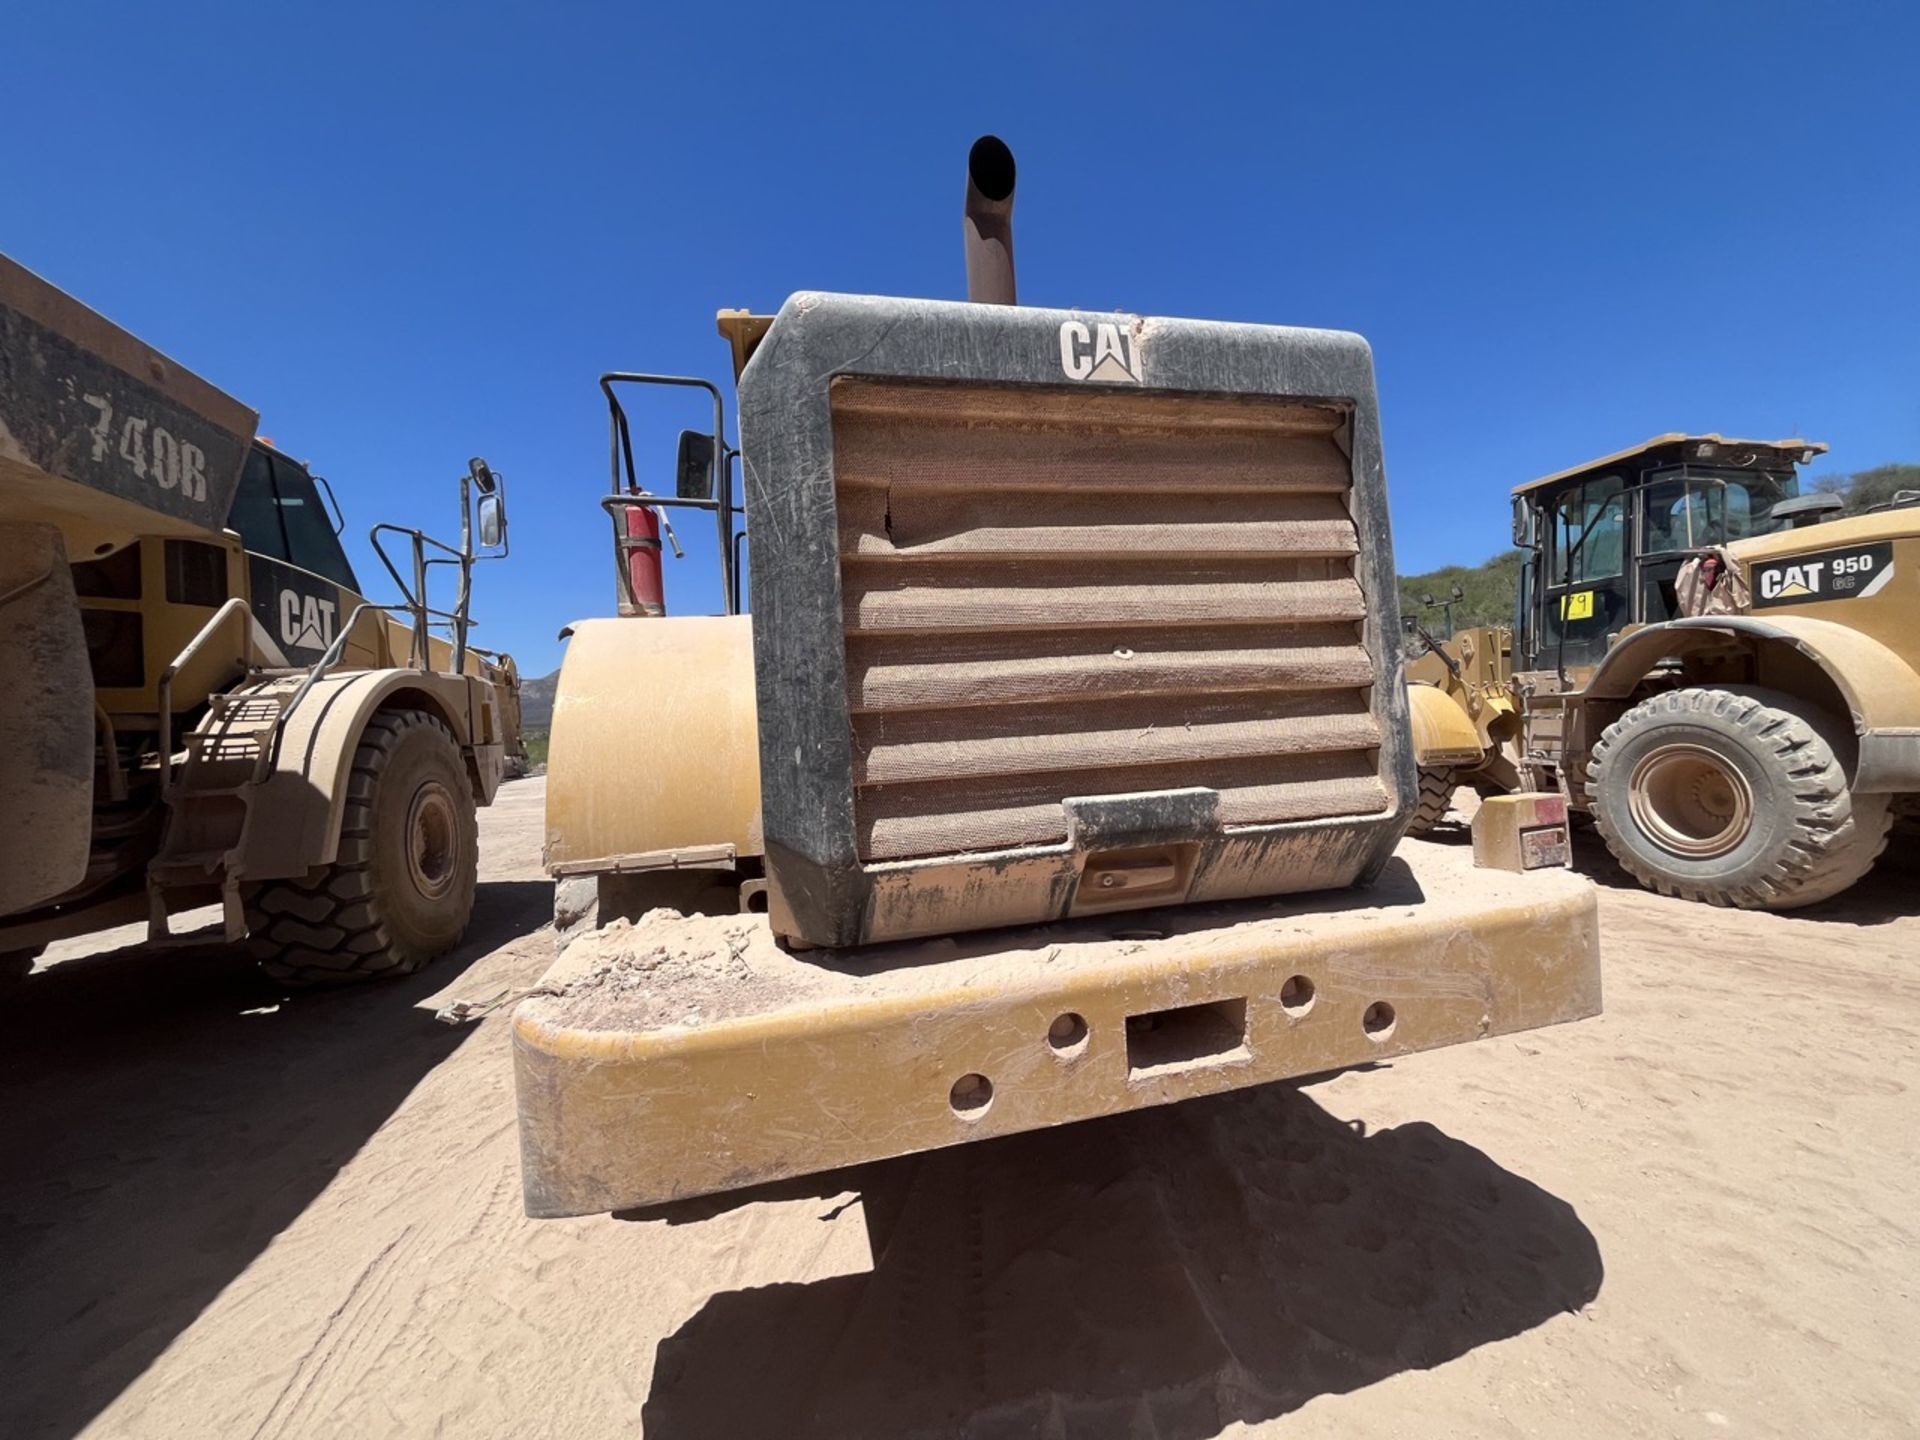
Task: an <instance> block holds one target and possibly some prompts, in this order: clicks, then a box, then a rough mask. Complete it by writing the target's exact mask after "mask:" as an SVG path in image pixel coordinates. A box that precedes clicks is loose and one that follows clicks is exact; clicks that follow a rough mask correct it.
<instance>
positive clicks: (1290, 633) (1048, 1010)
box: [513, 137, 1600, 1216]
mask: <svg viewBox="0 0 1920 1440" xmlns="http://www.w3.org/2000/svg"><path fill="white" fill-rule="evenodd" d="M1013 180H1014V170H1013V159H1012V156H1011V154H1010V153H1009V152H1008V150H1007V149H1006V147H1005V146H1004V145H1003V144H1002V143H1001V142H999V141H998V140H995V139H993V138H991V137H988V138H986V139H983V140H981V141H980V142H978V143H977V144H976V145H975V146H974V148H973V151H972V153H971V156H970V159H969V166H968V184H967V206H966V210H965V217H964V228H965V235H966V241H967V249H966V254H967V273H968V280H969V286H968V290H969V299H968V301H967V302H966V303H956V302H948V301H936V300H909V299H890V298H881V297H874V296H863V295H843V294H822V293H818V292H811V291H803V292H801V293H799V294H795V295H793V296H792V297H791V298H790V299H788V300H787V301H786V303H785V304H784V305H782V306H781V307H780V309H779V311H778V312H777V313H776V314H773V315H759V314H751V313H748V312H744V311H723V312H721V314H720V317H719V328H720V332H721V334H722V336H723V337H725V339H726V340H727V341H728V343H729V345H730V347H731V350H732V354H733V361H734V372H735V380H736V393H737V398H738V405H739V428H738V442H737V444H735V443H733V442H732V441H731V440H730V439H729V436H728V433H727V430H726V425H725V395H724V393H723V392H722V390H721V388H720V387H719V386H717V385H714V384H713V383H711V382H709V381H706V380H703V379H699V378H689V377H675V376H655V375H645V374H638V373H617V374H610V375H607V376H605V377H603V379H602V382H601V385H602V390H603V392H604V393H605V395H606V398H607V402H608V409H609V416H610V430H611V445H610V451H611V464H610V487H609V493H607V494H606V495H604V496H603V498H602V502H601V503H602V506H603V508H604V510H605V512H606V514H607V515H608V516H609V517H610V519H611V522H612V528H613V534H614V547H613V552H614V555H615V559H616V564H615V577H616V591H617V598H618V605H617V609H618V611H619V612H620V613H619V614H618V615H616V616H613V617H609V618H604V619H594V620H585V621H581V622H579V623H577V624H575V625H573V626H572V627H570V634H571V640H570V644H569V648H568V651H567V654H566V657H565V662H564V665H563V667H562V670H561V674H560V679H559V684H558V690H557V694H556V699H555V706H554V716H553V726H552V731H551V748H550V751H549V757H548V764H549V770H548V793H547V841H546V859H547V863H548V866H549V869H550V870H551V872H552V873H553V875H554V876H555V879H556V890H555V906H556V931H557V933H558V934H559V936H560V937H561V939H562V941H563V943H564V944H565V948H564V949H563V950H562V952H561V955H560V958H559V959H558V961H557V962H556V964H555V965H554V967H553V968H552V970H550V971H549V972H548V974H547V975H546V977H545V978H544V979H543V980H542V981H541V982H540V984H539V986H538V987H537V988H536V990H535V991H534V992H533V994H532V995H531V996H530V997H529V998H526V999H524V1000H522V1001H521V1002H520V1004H519V1005H518V1007H517V1009H516V1011H515V1014H514V1019H513V1045H514V1052H515V1065H516V1074H517V1090H518V1105H519V1124H520V1135H521V1143H522V1155H523V1175H524V1181H525V1201H526V1207H527V1210H528V1212H529V1213H530V1214H532V1215H536V1216H559V1215H577V1214H589V1213H595V1212H602V1211H611V1210H620V1209H625V1208H628V1207H633V1206H640V1205H647V1204H653V1203H657V1202H664V1201H670V1200H675V1199H679V1198H682V1197H686V1196H694V1195H701V1194H708V1193H713V1192H719V1191H727V1190H734V1189H738V1188H740V1187H742V1186H748V1185H752V1184H756V1183H759V1182H763V1181H772V1180H778V1179H781V1178H785V1177H790V1176H796V1175H802V1174H807V1173H812V1172H815V1171H820V1170H825V1169H829V1168H832V1167H837V1166H843V1165H850V1164H854V1163H856V1162H861V1161H867V1160H874V1159H879V1158H882V1157H886V1156H894V1155H902V1154H906V1153H909V1152H914V1151H920V1150H926V1149H929V1148H932V1147H936V1146H943V1145H953V1144H959V1143H962V1142H965V1141H971V1140H976V1139H981V1138H985V1137H988V1136H993V1135H1001V1134H1007V1133H1009V1132H1013V1131H1020V1130H1030V1129H1035V1128H1039V1127H1045V1126H1051V1125H1057V1124H1061V1123H1063V1122H1067V1121H1072V1120H1078V1119H1084V1118H1089V1117H1092V1116H1098V1115H1105V1114H1109V1113H1113V1112H1116V1111H1121V1110H1127V1109H1131V1108H1135V1107H1139V1106H1146V1105H1157V1104H1165V1103H1169V1102H1172V1101H1178V1100H1182V1099H1185V1098H1188V1097H1190V1096H1197V1095H1203V1094H1207V1093H1210V1092H1215V1091H1220V1090H1225V1089H1229V1088H1233V1087H1236V1086H1244V1085H1252V1084H1256V1083H1260V1082H1264V1081H1270V1080H1276V1079H1280V1078H1283V1077H1287V1076H1297V1075H1304V1074H1309V1073H1315V1072H1319V1071H1324V1070H1328V1069H1332V1068H1337V1067H1341V1066H1349V1065H1357V1064H1362V1063H1366V1062H1369V1061H1375V1060H1380V1059H1385V1058H1387V1057H1390V1056H1394V1055H1401V1054H1405V1053H1407V1052H1410V1051H1415V1050H1423V1049H1428V1048H1431V1047H1434V1046H1440V1045H1450V1044H1455V1043H1458V1042H1462V1041H1468V1040H1476V1039H1481V1038H1484V1037H1486V1036H1489V1035H1496V1034H1502V1033H1506V1032H1510V1031H1515V1030H1523V1029H1527V1028H1531V1027H1534V1026H1542V1025H1550V1024H1555V1023H1558V1022H1561V1021H1566V1020H1573V1019H1577V1018H1579V1017H1583V1016H1588V1015H1592V1014H1595V1013H1597V1011H1598V1009H1599V1005H1600V982H1599V962H1598V952H1597V949H1596V944H1597V934H1596V924H1595V902H1594V897H1593V893H1592V890H1591V887H1590V886H1589V885H1588V884H1587V883H1586V882H1584V881H1581V880H1578V879H1576V878H1574V877H1571V876H1568V875H1565V874H1533V875H1527V876H1521V875H1518V874H1504V873H1498V872H1492V871H1476V870H1474V869H1473V868H1471V866H1470V864H1468V863H1467V861H1466V860H1465V859H1463V858H1462V857H1461V856H1460V854H1459V852H1457V851H1449V850H1447V849H1446V848H1445V847H1435V846H1421V847H1414V848H1416V849H1418V850H1420V851H1422V852H1432V853H1423V854H1420V855H1417V856H1413V857H1410V858H1396V856H1395V853H1394V852H1395V847H1396V844H1397V842H1398V841H1399V839H1400V836H1401V833H1402V831H1403V830H1404V828H1405V826H1406V823H1407V818H1408V815H1409V813H1410V810H1411V808H1412V803H1413V793H1414V766H1413V758H1412V748H1411V743H1410V739H1409V731H1408V720H1407V711H1406V696H1405V691H1404V690H1403V689H1402V687H1401V686H1400V684H1399V683H1398V679H1399V672H1398V661H1397V656H1396V652H1395V648H1394V640H1395V637H1396V635H1397V633H1398V621H1397V615H1396V599H1395V589H1394V580H1393V564H1392V558H1391V549H1390V543H1389V537H1388V530H1387V510H1386V493H1385V482H1384V472H1383V467H1382V461H1381V454H1380V432H1379V424H1378V418H1377V413H1376V409H1375V400H1374V393H1375V392H1374V381H1373V371H1372V363H1371V356H1370V354H1369V352H1368V350H1367V347H1366V344H1365V342H1364V341H1362V340H1361V339H1360V338H1359V337H1357V336H1354V335H1346V334H1335V333H1330V332H1323V331H1312V330H1299V329H1286V328H1281V327H1277V326H1270V325H1254V324H1227V323H1216V322H1211V321H1194V320H1177V319H1165V318H1159V317H1149V316H1140V315H1131V314H1125V313H1120V312H1114V311H1091V310H1062V309H1044V308H1038V307H1028V306H1022V305H1018V304H1016V303H1015V293H1014V281H1013V268H1012V233H1011V212H1012V203H1013ZM649 385H669V386H678V387H682V388H683V389H684V390H685V392H686V393H687V394H688V395H689V396H690V397H692V399H693V400H694V401H696V402H697V403H698V404H699V405H700V406H701V407H702V409H703V411H710V413H711V421H710V424H711V429H710V430H705V431H690V432H688V433H687V434H686V435H684V436H683V437H682V440H681V445H680V455H679V464H678V466H677V469H676V472H675V474H674V476H673V478H672V480H671V482H670V484H668V485H667V486H664V487H663V488H662V490H661V491H660V492H658V493H656V492H654V491H651V490H649V489H648V488H647V487H646V486H645V485H644V484H643V481H642V477H641V475H640V474H639V472H638V471H637V470H636V468H635V464H634V447H633V442H632V436H631V430H632V426H631V424H630V423H629V420H628V416H627V411H626V409H625V406H624V404H623V401H622V398H621V397H622V396H623V395H631V394H632V393H633V391H634V387H638V386H649ZM736 462H737V471H738V474H737V479H736ZM737 495H738V496H740V497H741V498H740V499H738V500H737V499H736V496H737ZM676 509H678V510H679V511H682V512H685V513H689V514H692V515H695V516H699V517H708V518H710V519H711V522H712V523H713V524H714V526H715V537H714V538H715V544H716V548H717V554H718V557H719V569H720V572H721V573H720V582H721V583H720V590H721V606H720V608H721V610H722V611H723V613H721V614H718V615H713V616H685V617H682V616H667V615H665V614H664V608H665V607H664V603H663V600H662V590H661V586H660V567H661V564H662V560H661V544H662V531H663V528H664V527H663V523H662V522H663V519H664V516H665V514H666V513H667V512H669V511H674V510H676ZM703 523H704V522H703ZM666 539H667V541H668V542H669V543H671V542H672V535H671V533H670V532H668V533H667V535H666ZM743 548H744V565H743V564H742V562H741V561H740V560H739V559H738V558H737V557H739V556H740V555H741V553H742V550H743ZM743 601H746V602H750V608H751V614H750V615H749V614H748V613H746V608H747V607H746V605H745V604H743Z"/></svg>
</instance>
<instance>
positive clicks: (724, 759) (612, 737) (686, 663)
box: [546, 615, 765, 875]
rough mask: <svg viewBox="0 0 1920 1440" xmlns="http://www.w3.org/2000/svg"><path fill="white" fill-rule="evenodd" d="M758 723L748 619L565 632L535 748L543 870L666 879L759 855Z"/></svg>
mask: <svg viewBox="0 0 1920 1440" xmlns="http://www.w3.org/2000/svg"><path fill="white" fill-rule="evenodd" d="M756 718H757V711H756V709H755V701H754V685H753V631H752V628H751V621H750V620H749V619H748V618H747V617H746V616H744V615H687V616H669V617H664V618H644V617H640V616H629V617H626V618H623V619H617V620H583V621H581V622H580V623H579V624H577V625H575V626H574V627H573V639H572V640H571V641H569V642H568V645H567V658H566V661H565V663H564V664H563V665H562V666H561V667H560V683H559V686H558V688H557V690H556V691H555V694H554V702H553V732H552V735H551V737H550V738H549V742H548V748H547V848H546V860H547V868H548V869H549V870H551V871H552V872H553V873H554V874H555V875H566V874H569V873H583V872H589V871H610V870H649V869H665V868H672V867H674V866H676V865H686V864H704V865H711V864H717V863H725V862H727V861H730V860H733V859H737V858H739V857H742V856H749V855H758V854H760V853H761V852H762V850H763V849H764V848H765V847H764V842H763V840H762V838H761V829H760V742H759V736H758V730H757V727H756ZM729 851H730V852H731V853H730V854H729V853H728V852H729Z"/></svg>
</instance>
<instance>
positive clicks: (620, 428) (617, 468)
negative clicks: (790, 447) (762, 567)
mask: <svg viewBox="0 0 1920 1440" xmlns="http://www.w3.org/2000/svg"><path fill="white" fill-rule="evenodd" d="M616 385H678V386H683V387H685V388H688V389H694V390H704V391H706V393H707V394H708V395H709V396H711V397H712V399H713V444H714V461H713V481H714V491H713V495H712V497H711V498H710V499H706V500H694V499H682V498H681V497H679V496H677V495H652V494H648V493H647V491H646V488H645V487H644V486H642V485H641V484H640V479H639V473H638V471H637V470H636V469H635V468H634V463H633V433H632V430H631V428H630V427H629V426H628V423H627V412H626V410H625V408H624V407H623V406H622V405H621V404H620V397H619V395H618V393H616V391H615V390H614V388H613V387H614V386H616ZM600 392H601V394H603V395H605V396H606V398H607V414H608V445H607V449H608V456H607V462H608V472H609V474H608V479H609V486H608V488H609V490H610V491H611V493H612V494H613V495H620V494H621V493H622V491H623V487H622V484H621V482H622V480H623V479H624V480H625V482H626V483H625V486H624V492H625V494H626V495H628V496H629V497H633V498H637V499H641V500H643V501H644V503H646V504H649V505H653V506H656V507H659V508H660V509H661V510H662V511H663V512H664V511H665V510H666V508H667V507H669V506H678V507H679V508H681V509H687V510H711V511H712V512H713V516H714V525H715V528H716V530H717V531H718V537H717V538H718V540H719V560H720V590H721V598H722V600H723V601H724V602H725V606H726V613H727V614H729V615H737V614H739V613H740V573H739V570H738V568H737V567H736V565H735V558H736V554H737V552H736V550H735V548H734V542H733V536H734V510H735V507H734V503H733V461H734V459H735V457H736V456H737V455H738V454H739V452H738V451H737V450H735V449H734V448H733V447H732V446H731V445H729V444H727V412H726V401H725V399H724V398H723V397H722V396H721V394H720V387H719V386H717V385H715V384H714V383H713V382H712V381H711V380H703V379H701V378H700V377H698V376H694V375H652V374H647V373H644V372H641V371H637V370H609V371H608V372H607V373H606V374H604V375H602V376H601V377H600ZM623 461H624V462H625V474H624V476H623V474H622V462H623ZM603 503H604V502H603ZM609 513H611V512H609ZM661 518H662V519H663V520H664V519H665V515H664V513H663V514H662V517H661ZM616 523H617V522H616ZM616 533H617V532H616Z"/></svg>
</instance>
